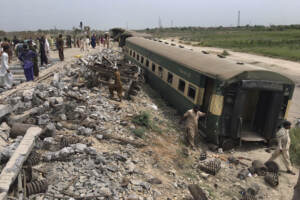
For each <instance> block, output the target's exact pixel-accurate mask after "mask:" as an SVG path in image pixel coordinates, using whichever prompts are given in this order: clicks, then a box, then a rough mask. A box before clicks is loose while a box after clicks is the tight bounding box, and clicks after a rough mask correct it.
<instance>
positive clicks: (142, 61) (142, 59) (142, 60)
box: [141, 56, 144, 64]
mask: <svg viewBox="0 0 300 200" xmlns="http://www.w3.org/2000/svg"><path fill="white" fill-rule="evenodd" d="M141 63H142V64H144V57H143V56H141Z"/></svg>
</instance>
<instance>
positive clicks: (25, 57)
mask: <svg viewBox="0 0 300 200" xmlns="http://www.w3.org/2000/svg"><path fill="white" fill-rule="evenodd" d="M23 49H24V50H23V52H22V53H21V55H20V56H19V59H20V60H21V61H22V62H23V68H24V74H25V77H26V80H27V81H33V80H34V78H33V66H34V63H33V59H34V58H35V57H37V54H36V53H35V52H34V51H31V50H30V49H28V46H27V45H26V44H25V45H23Z"/></svg>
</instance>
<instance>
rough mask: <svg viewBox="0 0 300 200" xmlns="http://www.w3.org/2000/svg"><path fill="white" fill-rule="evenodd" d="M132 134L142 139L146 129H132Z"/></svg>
mask: <svg viewBox="0 0 300 200" xmlns="http://www.w3.org/2000/svg"><path fill="white" fill-rule="evenodd" d="M132 133H133V134H134V135H135V136H136V137H139V138H144V136H145V133H146V129H145V128H144V127H139V128H136V129H133V130H132Z"/></svg>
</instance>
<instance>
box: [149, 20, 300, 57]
mask: <svg viewBox="0 0 300 200" xmlns="http://www.w3.org/2000/svg"><path fill="white" fill-rule="evenodd" d="M146 33H150V34H153V35H154V36H156V37H159V38H170V37H176V38H178V39H180V41H181V42H182V43H184V44H191V45H194V46H206V47H220V48H226V49H231V50H234V51H240V52H250V53H255V54H260V55H265V56H270V57H277V58H283V59H288V60H294V61H299V60H300V25H290V26H271V27H264V26H251V27H250V26H247V27H236V28H232V27H231V28H225V27H219V28H200V27H183V28H163V29H146Z"/></svg>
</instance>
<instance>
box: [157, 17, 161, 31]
mask: <svg viewBox="0 0 300 200" xmlns="http://www.w3.org/2000/svg"><path fill="white" fill-rule="evenodd" d="M158 28H160V29H161V28H162V23H161V19H160V17H158Z"/></svg>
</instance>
